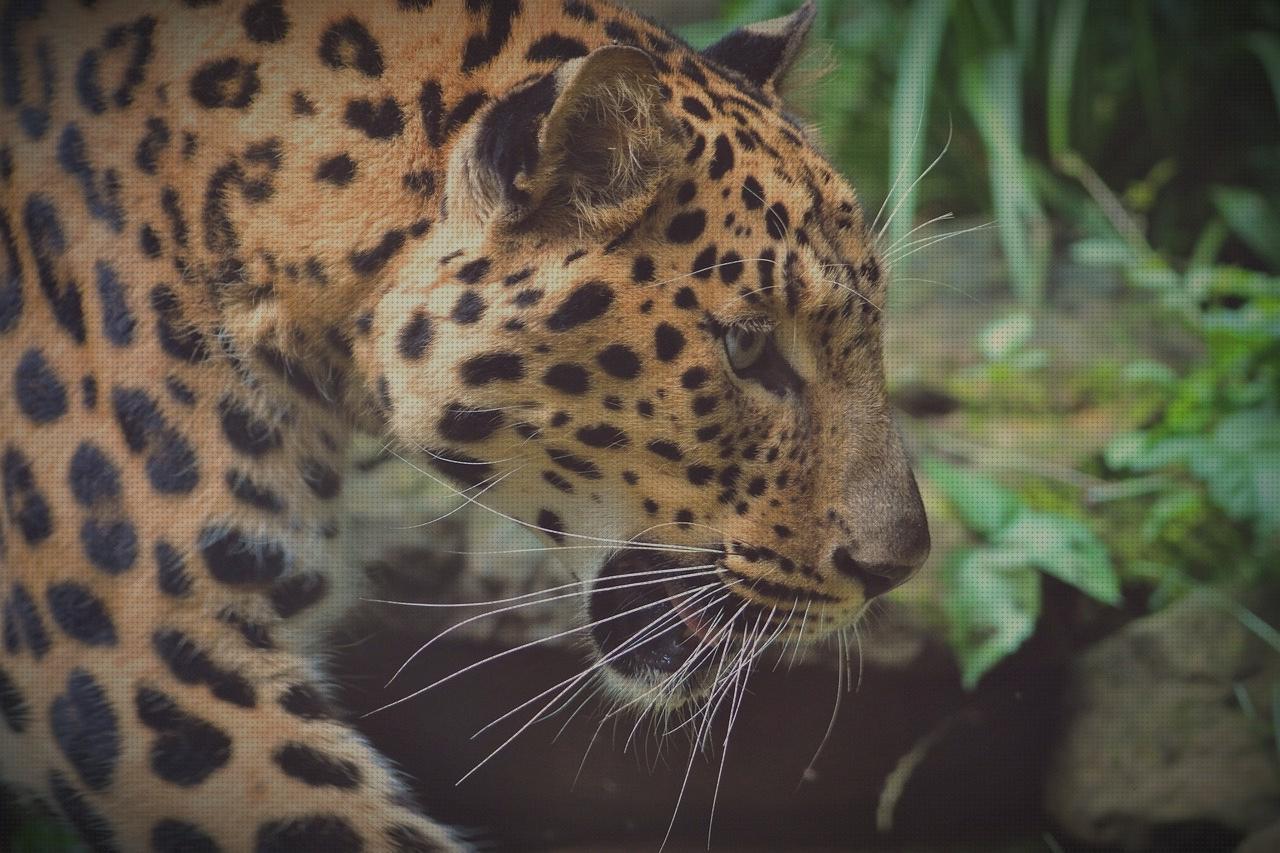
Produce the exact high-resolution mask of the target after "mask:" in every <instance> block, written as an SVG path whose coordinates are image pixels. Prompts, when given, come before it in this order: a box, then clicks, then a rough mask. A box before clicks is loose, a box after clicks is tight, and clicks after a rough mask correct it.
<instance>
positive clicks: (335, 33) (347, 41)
mask: <svg viewBox="0 0 1280 853" xmlns="http://www.w3.org/2000/svg"><path fill="white" fill-rule="evenodd" d="M320 61H321V62H323V63H324V64H325V65H327V66H329V67H330V68H334V69H338V68H348V67H350V68H355V69H356V70H358V71H359V72H360V73H361V74H363V75H365V76H366V77H381V76H382V69H383V64H382V48H381V47H379V46H378V43H377V42H376V41H375V40H374V38H373V36H371V35H369V30H368V29H366V28H365V25H364V24H362V23H361V22H360V21H359V20H358V19H356V18H354V17H352V16H347V17H345V18H343V19H342V20H341V21H338V22H337V23H335V24H332V25H331V26H330V27H329V28H328V29H327V30H325V31H324V32H323V33H322V34H321V35H320Z"/></svg>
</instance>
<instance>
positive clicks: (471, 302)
mask: <svg viewBox="0 0 1280 853" xmlns="http://www.w3.org/2000/svg"><path fill="white" fill-rule="evenodd" d="M484 309H485V304H484V300H483V299H481V298H480V294H478V293H476V292H475V291H474V290H464V291H463V292H462V295H461V296H459V297H458V302H457V304H456V305H454V306H453V312H452V313H451V314H450V316H451V317H452V318H453V322H455V323H457V324H459V325H461V326H468V325H471V324H472V323H476V322H479V320H480V318H481V317H483V316H484Z"/></svg>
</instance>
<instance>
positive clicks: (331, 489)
mask: <svg viewBox="0 0 1280 853" xmlns="http://www.w3.org/2000/svg"><path fill="white" fill-rule="evenodd" d="M298 468H299V470H300V471H301V472H302V482H304V483H306V484H307V488H308V489H310V490H311V493H312V494H314V495H315V496H316V497H318V498H320V500H326V501H327V500H329V499H330V498H333V497H335V496H337V494H338V492H339V491H341V490H342V477H340V476H339V475H338V472H337V471H335V470H333V469H332V468H330V467H329V466H328V465H326V464H324V463H323V462H320V461H319V460H317V459H303V460H302V461H301V462H299V463H298Z"/></svg>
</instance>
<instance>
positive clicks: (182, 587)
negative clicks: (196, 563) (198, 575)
mask: <svg viewBox="0 0 1280 853" xmlns="http://www.w3.org/2000/svg"><path fill="white" fill-rule="evenodd" d="M155 559H156V583H157V584H158V585H159V587H160V591H161V592H163V593H164V594H165V595H170V596H173V597H174V598H181V597H182V596H184V595H187V594H189V593H190V592H191V575H189V574H187V563H186V560H184V559H183V557H182V554H181V552H179V551H178V549H177V548H174V547H173V546H172V545H170V544H169V543H168V542H165V541H164V540H160V541H158V542H156V545H155Z"/></svg>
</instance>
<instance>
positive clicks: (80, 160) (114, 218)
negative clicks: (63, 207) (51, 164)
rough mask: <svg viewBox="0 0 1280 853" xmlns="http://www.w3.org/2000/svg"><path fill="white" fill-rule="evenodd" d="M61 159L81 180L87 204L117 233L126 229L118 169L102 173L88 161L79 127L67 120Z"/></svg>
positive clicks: (64, 167) (92, 211) (61, 143)
mask: <svg viewBox="0 0 1280 853" xmlns="http://www.w3.org/2000/svg"><path fill="white" fill-rule="evenodd" d="M58 163H59V165H61V166H62V168H63V169H65V170H66V171H67V172H69V173H70V174H72V175H74V176H75V178H76V180H77V181H79V183H80V191H81V193H82V194H83V195H84V202H85V206H86V207H87V208H89V213H90V214H91V215H92V216H93V217H94V218H95V219H101V220H102V221H103V222H105V223H107V225H108V226H110V227H111V230H112V231H115V232H116V233H117V234H118V233H120V232H121V231H123V230H124V205H123V204H122V203H121V201H120V175H119V174H118V173H117V172H116V170H115V169H106V170H104V171H103V172H102V173H101V174H99V172H98V171H97V170H96V169H94V168H93V166H92V164H90V162H89V152H88V149H87V146H86V145H85V141H84V135H83V134H82V133H81V132H80V128H79V127H77V126H76V125H74V124H68V125H67V126H66V127H65V128H64V129H63V131H62V136H60V137H59V138H58Z"/></svg>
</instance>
